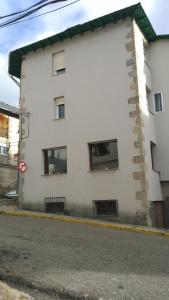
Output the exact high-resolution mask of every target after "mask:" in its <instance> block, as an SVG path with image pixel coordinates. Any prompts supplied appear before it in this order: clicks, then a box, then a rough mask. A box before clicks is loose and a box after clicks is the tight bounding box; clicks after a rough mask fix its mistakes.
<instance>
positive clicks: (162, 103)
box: [153, 92, 164, 114]
mask: <svg viewBox="0 0 169 300" xmlns="http://www.w3.org/2000/svg"><path fill="white" fill-rule="evenodd" d="M156 94H161V106H162V110H160V111H156V106H155V95H156ZM153 102H154V113H156V114H158V113H161V112H163V111H164V101H163V94H162V92H154V93H153Z"/></svg>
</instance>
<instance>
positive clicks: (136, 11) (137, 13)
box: [8, 3, 157, 79]
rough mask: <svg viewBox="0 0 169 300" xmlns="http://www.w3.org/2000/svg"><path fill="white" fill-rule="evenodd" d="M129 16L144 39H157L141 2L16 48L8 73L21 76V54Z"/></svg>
mask: <svg viewBox="0 0 169 300" xmlns="http://www.w3.org/2000/svg"><path fill="white" fill-rule="evenodd" d="M127 17H131V18H132V19H135V21H136V23H137V24H138V26H139V28H140V30H141V31H142V33H143V34H144V35H145V37H146V39H147V40H148V41H150V42H152V41H155V40H156V39H157V35H156V33H155V31H154V29H153V27H152V25H151V23H150V21H149V19H148V17H147V15H146V13H145V11H144V9H143V8H142V5H141V3H137V4H134V5H132V6H129V7H126V8H123V9H120V10H118V11H115V12H113V13H110V14H108V15H104V16H102V17H99V18H97V19H93V20H91V21H88V22H86V23H83V24H79V25H76V26H73V27H70V28H68V29H66V30H65V31H63V32H60V33H57V34H55V35H53V36H50V37H48V38H45V39H43V40H39V41H37V42H34V43H32V44H29V45H26V46H24V47H21V48H18V49H16V50H14V51H12V52H10V54H9V69H8V72H9V74H10V75H12V76H15V77H17V78H19V79H20V76H21V63H22V56H23V55H25V54H27V53H29V52H31V51H36V50H38V49H43V48H45V47H47V46H52V45H54V44H55V43H58V42H62V41H63V40H65V39H67V38H73V37H74V36H75V35H79V34H83V33H85V32H88V31H94V30H95V29H97V28H99V27H105V26H106V25H108V24H110V23H116V22H117V21H119V20H121V19H125V18H127Z"/></svg>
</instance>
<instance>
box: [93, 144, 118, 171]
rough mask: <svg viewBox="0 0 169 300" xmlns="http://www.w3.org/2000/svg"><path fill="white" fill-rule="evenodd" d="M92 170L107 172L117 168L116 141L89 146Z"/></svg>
mask: <svg viewBox="0 0 169 300" xmlns="http://www.w3.org/2000/svg"><path fill="white" fill-rule="evenodd" d="M89 150H90V164H91V169H92V170H107V169H113V168H117V167H118V151H117V141H111V142H105V143H97V144H89Z"/></svg>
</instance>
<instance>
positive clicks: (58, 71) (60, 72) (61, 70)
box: [56, 68, 66, 75]
mask: <svg viewBox="0 0 169 300" xmlns="http://www.w3.org/2000/svg"><path fill="white" fill-rule="evenodd" d="M65 71H66V69H65V68H63V69H59V70H57V71H56V72H57V75H60V74H64V73H65Z"/></svg>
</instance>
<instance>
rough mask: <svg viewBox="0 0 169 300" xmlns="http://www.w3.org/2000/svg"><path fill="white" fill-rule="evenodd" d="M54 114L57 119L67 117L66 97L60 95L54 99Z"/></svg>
mask: <svg viewBox="0 0 169 300" xmlns="http://www.w3.org/2000/svg"><path fill="white" fill-rule="evenodd" d="M54 114H55V115H54V117H55V119H56V120H59V119H64V117H65V103H64V97H59V98H55V99H54Z"/></svg>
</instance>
